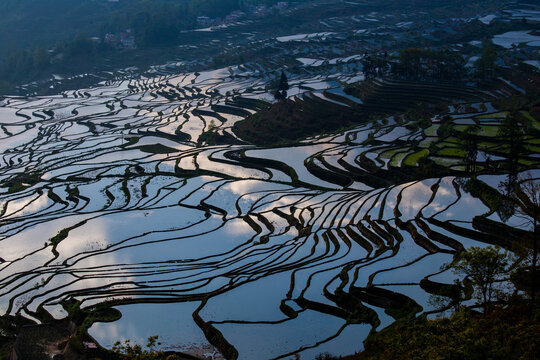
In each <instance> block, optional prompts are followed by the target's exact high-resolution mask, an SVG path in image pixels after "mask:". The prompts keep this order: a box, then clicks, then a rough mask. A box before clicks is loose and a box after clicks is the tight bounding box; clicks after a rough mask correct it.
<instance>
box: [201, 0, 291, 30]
mask: <svg viewBox="0 0 540 360" xmlns="http://www.w3.org/2000/svg"><path fill="white" fill-rule="evenodd" d="M288 7H289V2H287V1H279V2H278V3H276V4H275V5H273V6H267V5H249V6H247V7H246V8H245V9H244V10H243V11H242V10H235V11H233V12H231V13H230V14H229V15H227V16H226V17H225V18H223V19H221V18H211V17H209V16H199V17H197V25H198V26H200V27H210V26H220V25H229V24H233V23H236V22H238V21H240V20H242V19H243V18H245V17H249V16H254V17H259V18H260V17H264V16H267V15H269V14H272V13H275V12H278V13H282V12H284V11H286V10H287V9H288Z"/></svg>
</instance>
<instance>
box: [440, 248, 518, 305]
mask: <svg viewBox="0 0 540 360" xmlns="http://www.w3.org/2000/svg"><path fill="white" fill-rule="evenodd" d="M511 260H512V257H511V255H509V254H508V252H507V251H504V252H501V249H500V248H499V247H497V246H496V247H491V246H488V247H485V248H480V247H471V248H470V249H469V250H467V251H462V252H459V253H457V254H456V255H455V257H454V260H453V261H452V263H451V264H450V268H451V269H452V271H453V272H454V273H455V274H459V275H465V277H466V278H468V279H469V280H470V281H471V282H472V285H473V286H474V288H475V291H474V295H475V297H476V298H477V300H478V301H479V304H480V305H481V306H482V308H483V310H484V314H487V313H489V312H490V311H491V304H492V303H493V301H494V300H495V299H499V298H501V297H502V296H504V295H505V294H504V290H503V285H502V284H503V283H504V282H505V281H506V280H508V275H509V274H510V271H511V269H512V266H511Z"/></svg>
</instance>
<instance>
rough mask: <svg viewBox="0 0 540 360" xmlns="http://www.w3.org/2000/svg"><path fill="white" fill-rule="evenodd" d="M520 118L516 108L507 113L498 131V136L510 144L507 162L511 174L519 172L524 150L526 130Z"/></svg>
mask: <svg viewBox="0 0 540 360" xmlns="http://www.w3.org/2000/svg"><path fill="white" fill-rule="evenodd" d="M519 120H520V116H519V113H518V112H517V111H516V110H514V111H512V112H510V113H509V114H508V115H506V117H505V118H504V120H503V121H502V122H501V124H500V126H499V130H498V131H497V136H498V137H499V138H501V140H503V141H504V142H505V143H506V144H508V158H507V163H508V170H509V171H510V173H511V174H516V173H517V171H518V168H519V157H520V155H521V153H522V152H523V136H524V132H523V129H522V126H521V123H520V121H519ZM510 185H512V184H510Z"/></svg>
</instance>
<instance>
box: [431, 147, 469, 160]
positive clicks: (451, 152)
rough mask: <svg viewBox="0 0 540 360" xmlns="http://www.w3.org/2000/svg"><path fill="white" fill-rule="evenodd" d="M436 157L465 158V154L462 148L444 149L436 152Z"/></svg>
mask: <svg viewBox="0 0 540 360" xmlns="http://www.w3.org/2000/svg"><path fill="white" fill-rule="evenodd" d="M437 155H438V156H442V157H444V156H451V157H459V158H462V157H465V156H466V155H467V152H466V151H465V150H463V149H462V148H456V147H445V148H443V149H441V150H439V151H438V152H437Z"/></svg>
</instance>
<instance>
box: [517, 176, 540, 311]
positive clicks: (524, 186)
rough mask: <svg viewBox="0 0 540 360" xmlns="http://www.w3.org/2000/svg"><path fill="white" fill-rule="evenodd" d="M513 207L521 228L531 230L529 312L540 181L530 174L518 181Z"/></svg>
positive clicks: (533, 301)
mask: <svg viewBox="0 0 540 360" xmlns="http://www.w3.org/2000/svg"><path fill="white" fill-rule="evenodd" d="M510 198H511V201H512V203H513V204H514V205H515V213H514V215H515V216H516V217H518V218H520V219H522V220H523V224H522V226H524V227H528V228H532V232H533V249H532V261H531V265H530V266H531V274H530V280H531V310H534V309H535V307H536V282H537V279H536V277H537V275H536V274H537V260H538V219H539V217H540V181H538V180H535V179H534V178H533V177H532V175H531V173H527V174H526V175H525V176H523V177H521V178H520V179H518V181H517V184H516V186H515V188H514V191H513V192H512V193H511V194H510Z"/></svg>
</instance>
